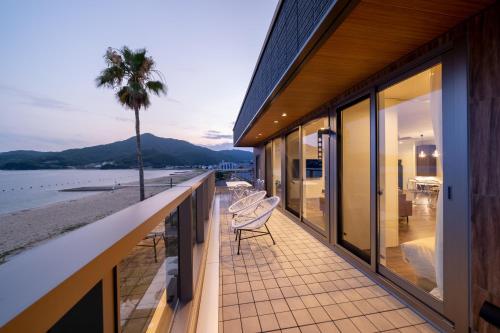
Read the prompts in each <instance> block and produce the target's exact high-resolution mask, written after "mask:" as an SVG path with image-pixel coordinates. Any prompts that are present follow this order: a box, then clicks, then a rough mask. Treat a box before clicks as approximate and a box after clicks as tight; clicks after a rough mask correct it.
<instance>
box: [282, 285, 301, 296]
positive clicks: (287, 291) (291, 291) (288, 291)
mask: <svg viewBox="0 0 500 333" xmlns="http://www.w3.org/2000/svg"><path fill="white" fill-rule="evenodd" d="M281 293H282V294H283V296H284V297H296V296H299V294H297V291H295V288H294V287H283V288H281Z"/></svg>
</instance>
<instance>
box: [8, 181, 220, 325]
mask: <svg viewBox="0 0 500 333" xmlns="http://www.w3.org/2000/svg"><path fill="white" fill-rule="evenodd" d="M214 192H215V185H214V173H213V172H207V173H204V174H202V175H200V176H197V177H195V178H192V179H190V180H188V181H186V182H183V183H181V184H179V185H177V186H175V187H174V188H171V189H169V190H166V191H164V192H162V193H159V194H157V195H155V196H153V197H151V198H149V199H147V200H145V201H143V202H140V203H137V204H135V205H133V206H130V207H128V208H126V209H124V210H122V211H119V212H117V213H115V214H112V215H110V216H107V217H105V218H103V219H101V220H99V221H96V222H94V223H91V224H89V225H87V226H84V227H82V228H80V229H78V230H75V231H72V232H70V233H67V234H65V235H63V236H61V237H59V238H56V239H54V240H51V241H49V242H47V243H45V244H42V245H40V246H38V247H36V248H34V249H32V250H29V251H26V252H25V253H22V254H20V255H18V256H17V257H14V258H13V259H12V260H11V261H9V262H7V263H5V264H4V265H2V266H0V332H2V333H3V332H105V333H107V332H157V331H163V332H166V331H168V329H169V327H170V326H171V324H172V321H173V318H174V316H175V315H176V311H177V310H178V309H183V308H185V307H186V305H187V306H190V305H192V303H195V301H192V300H193V298H194V299H195V300H196V295H197V294H198V293H197V290H196V286H197V285H201V284H200V277H202V275H203V274H202V272H203V267H204V263H203V258H204V256H205V254H204V252H206V243H207V242H205V234H206V232H207V231H208V228H209V221H210V219H209V216H210V210H211V206H212V202H213V197H214ZM33 222H34V223H36V221H33ZM189 313H196V311H189ZM184 318H185V317H184ZM188 328H189V327H188ZM192 329H193V328H192V327H191V330H192Z"/></svg>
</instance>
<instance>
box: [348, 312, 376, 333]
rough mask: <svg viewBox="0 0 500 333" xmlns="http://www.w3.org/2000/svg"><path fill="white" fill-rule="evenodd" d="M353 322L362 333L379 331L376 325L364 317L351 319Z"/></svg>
mask: <svg viewBox="0 0 500 333" xmlns="http://www.w3.org/2000/svg"><path fill="white" fill-rule="evenodd" d="M351 321H352V322H353V323H354V325H356V327H357V328H358V330H359V331H360V332H362V333H373V332H377V331H378V330H377V328H376V327H375V325H373V324H372V322H371V321H369V320H368V318H366V317H364V316H360V317H354V318H351Z"/></svg>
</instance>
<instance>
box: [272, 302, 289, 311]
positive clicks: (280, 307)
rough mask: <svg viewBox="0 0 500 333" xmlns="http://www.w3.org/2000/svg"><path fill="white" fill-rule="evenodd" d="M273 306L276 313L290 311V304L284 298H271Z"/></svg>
mask: <svg viewBox="0 0 500 333" xmlns="http://www.w3.org/2000/svg"><path fill="white" fill-rule="evenodd" d="M271 306H272V307H273V310H274V312H275V313H278V312H286V311H290V309H289V308H288V304H287V303H286V301H285V300H284V299H274V300H271Z"/></svg>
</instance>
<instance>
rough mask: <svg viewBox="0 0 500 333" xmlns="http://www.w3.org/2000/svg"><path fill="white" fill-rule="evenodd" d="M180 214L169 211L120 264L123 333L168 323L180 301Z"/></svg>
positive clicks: (134, 332) (153, 328)
mask: <svg viewBox="0 0 500 333" xmlns="http://www.w3.org/2000/svg"><path fill="white" fill-rule="evenodd" d="M177 226H178V213H177V211H176V212H174V213H173V214H170V215H169V216H168V217H166V218H165V219H164V221H162V222H160V223H159V224H158V225H157V226H156V227H155V228H154V229H153V230H152V231H151V232H150V233H148V235H147V236H146V237H145V238H144V239H143V240H142V241H141V242H139V243H138V244H137V245H136V246H135V247H134V248H133V250H132V252H131V253H130V254H129V255H128V256H127V257H126V258H125V259H124V260H123V261H122V262H121V263H120V264H119V265H118V277H119V284H120V288H119V290H120V325H121V329H122V332H123V333H129V332H130V333H132V332H133V333H136V332H147V331H151V330H153V331H154V330H155V329H156V328H157V326H158V325H162V323H165V322H169V321H170V320H169V318H170V317H171V316H172V313H173V308H174V307H175V304H176V302H177V290H178V288H177V283H178V272H179V270H178V261H179V260H178V228H177Z"/></svg>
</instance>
